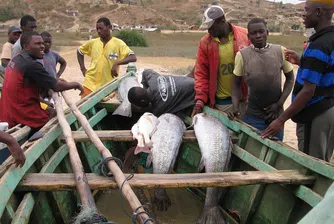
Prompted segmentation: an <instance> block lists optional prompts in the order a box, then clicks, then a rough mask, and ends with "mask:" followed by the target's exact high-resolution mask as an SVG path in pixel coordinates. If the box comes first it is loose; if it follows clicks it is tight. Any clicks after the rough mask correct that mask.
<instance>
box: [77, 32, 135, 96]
mask: <svg viewBox="0 0 334 224" xmlns="http://www.w3.org/2000/svg"><path fill="white" fill-rule="evenodd" d="M78 50H79V53H81V54H87V55H88V56H90V57H91V63H90V66H89V68H88V69H87V72H86V74H85V81H84V86H85V87H86V88H88V89H90V90H91V91H95V90H96V89H98V88H99V87H101V86H103V85H104V84H106V83H108V82H110V81H111V80H113V78H112V76H111V68H112V66H113V65H114V63H115V61H119V60H123V59H124V58H126V57H127V56H128V55H130V54H133V51H132V50H131V49H130V48H129V47H128V46H127V45H126V44H125V43H124V42H123V41H122V40H120V39H118V38H116V37H113V38H111V39H110V40H109V42H108V43H107V44H106V45H105V46H104V47H103V42H102V41H101V40H100V38H96V39H92V40H90V41H87V42H86V43H85V44H83V45H81V46H80V47H79V49H78Z"/></svg>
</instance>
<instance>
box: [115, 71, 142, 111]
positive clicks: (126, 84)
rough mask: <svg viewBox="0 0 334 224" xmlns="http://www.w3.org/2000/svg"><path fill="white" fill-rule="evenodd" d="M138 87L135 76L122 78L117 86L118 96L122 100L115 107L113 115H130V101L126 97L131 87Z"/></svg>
mask: <svg viewBox="0 0 334 224" xmlns="http://www.w3.org/2000/svg"><path fill="white" fill-rule="evenodd" d="M136 86H137V87H140V85H139V83H138V82H137V79H136V77H128V78H125V79H123V80H122V81H121V82H120V83H119V86H118V96H119V100H120V101H121V102H122V103H121V105H119V106H118V107H117V109H116V110H115V111H114V113H113V115H121V116H125V117H131V116H132V111H131V103H130V102H129V99H128V92H129V90H130V89H131V88H132V87H136Z"/></svg>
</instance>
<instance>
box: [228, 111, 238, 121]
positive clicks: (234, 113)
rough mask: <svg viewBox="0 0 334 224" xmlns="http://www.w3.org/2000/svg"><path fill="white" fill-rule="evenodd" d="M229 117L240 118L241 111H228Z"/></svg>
mask: <svg viewBox="0 0 334 224" xmlns="http://www.w3.org/2000/svg"><path fill="white" fill-rule="evenodd" d="M227 116H228V118H230V119H231V120H234V119H235V118H237V119H239V118H240V112H239V111H230V112H228V113H227Z"/></svg>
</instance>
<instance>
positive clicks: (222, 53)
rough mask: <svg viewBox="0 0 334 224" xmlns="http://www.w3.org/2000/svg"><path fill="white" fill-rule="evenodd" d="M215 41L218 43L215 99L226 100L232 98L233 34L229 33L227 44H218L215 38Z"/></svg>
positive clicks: (217, 39)
mask: <svg viewBox="0 0 334 224" xmlns="http://www.w3.org/2000/svg"><path fill="white" fill-rule="evenodd" d="M215 41H217V42H218V43H219V69H218V80H217V92H216V97H217V98H218V99H226V98H227V97H231V96H232V83H233V69H234V47H233V33H230V35H229V36H228V42H227V43H224V44H222V43H220V40H219V38H217V37H216V38H215Z"/></svg>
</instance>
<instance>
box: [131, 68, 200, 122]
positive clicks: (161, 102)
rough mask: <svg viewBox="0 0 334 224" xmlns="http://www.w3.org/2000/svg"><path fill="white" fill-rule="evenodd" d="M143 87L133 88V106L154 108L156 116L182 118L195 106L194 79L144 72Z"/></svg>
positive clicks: (150, 71)
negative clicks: (176, 116) (172, 115)
mask: <svg viewBox="0 0 334 224" xmlns="http://www.w3.org/2000/svg"><path fill="white" fill-rule="evenodd" d="M142 84H143V88H141V87H132V88H131V89H130V90H129V93H128V99H129V101H130V103H131V104H134V105H135V106H138V107H148V106H149V104H151V106H152V111H153V114H154V115H155V116H160V115H162V114H164V113H172V114H175V115H178V116H182V115H183V114H184V113H187V112H188V111H187V110H188V109H189V114H190V112H191V111H190V110H191V109H192V107H193V106H194V103H195V101H194V98H195V91H194V79H193V78H189V77H183V76H164V75H160V74H158V73H157V72H154V71H153V70H149V69H146V70H144V71H143V75H142Z"/></svg>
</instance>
